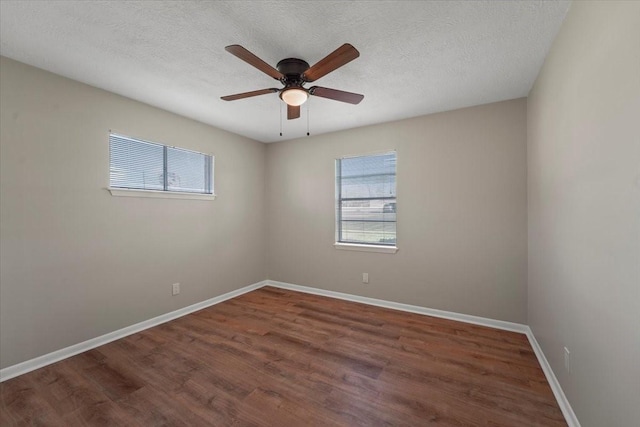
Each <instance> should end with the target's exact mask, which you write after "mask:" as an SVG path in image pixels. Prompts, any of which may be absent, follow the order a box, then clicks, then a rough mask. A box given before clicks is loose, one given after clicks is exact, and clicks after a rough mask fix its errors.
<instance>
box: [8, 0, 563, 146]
mask: <svg viewBox="0 0 640 427" xmlns="http://www.w3.org/2000/svg"><path fill="white" fill-rule="evenodd" d="M568 8H569V2H568V1H460V2H458V1H442V2H435V1H433V2H431V1H429V2H427V1H424V2H421V1H378V2H375V1H335V2H334V1H299V2H293V1H290V2H289V1H215V2H204V1H162V2H159V1H158V2H156V1H127V2H120V1H4V0H3V1H1V2H0V53H1V54H2V55H4V56H7V57H10V58H13V59H16V60H18V61H21V62H25V63H27V64H31V65H34V66H36V67H39V68H43V69H45V70H49V71H52V72H54V73H57V74H60V75H63V76H66V77H69V78H72V79H75V80H79V81H81V82H84V83H87V84H90V85H93V86H96V87H99V88H102V89H106V90H108V91H111V92H115V93H118V94H121V95H124V96H127V97H130V98H133V99H136V100H139V101H142V102H145V103H148V104H151V105H154V106H157V107H160V108H163V109H166V110H169V111H172V112H175V113H177V114H181V115H184V116H187V117H191V118H193V119H196V120H199V121H202V122H205V123H209V124H211V125H213V126H216V127H219V128H222V129H226V130H228V131H231V132H234V133H237V134H241V135H245V136H247V137H249V138H253V139H255V140H259V141H264V142H273V141H279V140H284V139H292V138H298V137H300V136H304V135H305V134H306V131H307V108H306V104H305V105H303V107H302V117H301V118H300V119H298V120H291V121H287V120H286V109H285V110H284V117H285V119H284V120H283V124H282V126H283V134H284V136H283V137H280V136H279V132H280V108H281V106H283V105H284V104H283V103H282V102H281V101H280V99H279V98H278V96H277V94H270V95H264V96H260V97H255V98H249V99H244V100H239V101H233V102H225V101H222V100H220V96H223V95H229V94H234V93H237V92H246V91H250V90H255V89H263V88H268V87H274V86H276V87H279V85H278V82H276V81H275V80H273V79H272V78H270V77H269V76H267V75H265V74H262V73H261V72H260V71H258V70H256V69H255V68H253V67H251V66H250V65H248V64H246V63H244V62H242V61H241V60H239V59H238V58H236V57H234V56H233V55H231V54H229V53H227V52H226V51H225V50H224V47H225V46H227V45H230V44H240V45H242V46H244V47H246V48H247V49H249V50H250V51H252V52H253V53H254V54H256V55H257V56H259V57H260V58H262V59H263V60H265V61H266V62H267V63H269V64H271V65H273V66H275V65H276V63H277V62H278V61H279V60H280V59H283V58H287V57H297V58H301V59H304V60H306V61H307V62H309V63H310V64H311V65H313V64H314V63H315V62H317V61H318V60H320V59H322V58H323V57H324V56H325V55H327V54H328V53H330V52H331V51H333V50H334V49H336V48H337V47H338V46H340V45H341V44H343V43H351V44H352V45H354V46H355V47H356V48H357V49H358V50H359V51H360V58H358V59H356V60H355V61H353V62H351V63H349V64H347V65H345V66H344V67H342V68H340V69H338V70H336V71H335V72H333V73H331V74H329V75H327V76H325V77H323V78H322V79H320V80H318V82H317V83H314V84H317V85H320V86H325V87H330V88H335V89H342V90H346V91H350V92H357V93H362V94H364V95H365V98H364V100H363V101H362V102H361V103H360V104H359V105H350V104H344V103H340V102H336V101H331V100H327V99H322V98H318V97H312V98H311V99H310V101H309V118H310V120H309V123H310V129H311V133H312V134H315V135H317V134H320V133H325V132H332V131H336V130H341V129H347V128H353V127H358V126H364V125H368V124H373V123H380V122H386V121H391V120H397V119H402V118H407V117H414V116H419V115H423V114H428V113H434V112H439V111H446V110H451V109H456V108H461V107H466V106H471V105H479V104H485V103H489V102H495V101H501V100H506V99H513V98H518V97H522V96H526V95H527V94H528V92H529V90H530V89H531V86H532V84H533V82H534V80H535V78H536V76H537V74H538V71H539V69H540V67H541V66H542V63H543V61H544V57H545V55H546V53H547V51H548V49H549V47H550V45H551V43H552V41H553V38H554V37H555V34H556V33H557V31H558V29H559V27H560V24H561V23H562V20H563V18H564V16H565V14H566V12H567V9H568ZM274 83H275V85H274Z"/></svg>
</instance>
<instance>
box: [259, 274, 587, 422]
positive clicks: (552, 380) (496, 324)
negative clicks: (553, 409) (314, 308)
mask: <svg viewBox="0 0 640 427" xmlns="http://www.w3.org/2000/svg"><path fill="white" fill-rule="evenodd" d="M266 282H267V283H266V286H273V287H275V288H282V289H289V290H292V291H298V292H304V293H307V294H314V295H320V296H325V297H330V298H337V299H342V300H346V301H353V302H359V303H363V304H368V305H375V306H377V307H384V308H390V309H393V310H400V311H407V312H410V313H417V314H424V315H427V316H433V317H440V318H443V319H449V320H456V321H458V322H464V323H471V324H474V325H480V326H488V327H490V328H496V329H502V330H505V331H511V332H519V333H522V334H525V335H526V336H527V338H528V339H529V343H530V344H531V347H532V348H533V352H534V353H535V355H536V357H537V358H538V363H540V367H541V368H542V371H543V372H544V375H545V377H546V378H547V382H548V383H549V386H550V387H551V390H552V391H553V395H554V396H555V398H556V400H557V401H558V406H559V407H560V410H561V411H562V415H564V418H565V420H566V421H567V424H568V425H569V427H580V422H579V421H578V418H577V417H576V414H575V413H574V412H573V409H572V408H571V404H569V401H568V400H567V397H566V396H565V394H564V391H562V387H560V383H559V382H558V379H557V378H556V376H555V374H554V373H553V370H552V369H551V365H549V362H548V361H547V358H546V357H545V355H544V353H543V352H542V349H541V348H540V345H539V344H538V341H536V338H535V336H534V335H533V331H532V330H531V328H530V327H529V326H527V325H523V324H521V323H512V322H505V321H502V320H495V319H488V318H486V317H479V316H470V315H468V314H461V313H455V312H452V311H443V310H436V309H433V308H426V307H420V306H416V305H409V304H402V303H398V302H393V301H385V300H379V299H375V298H368V297H362V296H359V295H352V294H345V293H342V292H334V291H327V290H324V289H318V288H312V287H308V286H301V285H294V284H292V283H284V282H278V281H275V280H267V281H266Z"/></svg>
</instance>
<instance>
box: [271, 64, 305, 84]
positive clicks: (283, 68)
mask: <svg viewBox="0 0 640 427" xmlns="http://www.w3.org/2000/svg"><path fill="white" fill-rule="evenodd" d="M276 68H277V69H278V71H280V72H281V73H282V74H284V76H285V78H286V79H285V81H284V82H283V83H284V84H285V85H286V86H302V84H303V83H304V80H303V79H302V74H303V73H304V72H305V71H307V70H308V69H309V64H308V63H307V61H303V60H302V59H298V58H286V59H283V60H282V61H280V62H278V65H276Z"/></svg>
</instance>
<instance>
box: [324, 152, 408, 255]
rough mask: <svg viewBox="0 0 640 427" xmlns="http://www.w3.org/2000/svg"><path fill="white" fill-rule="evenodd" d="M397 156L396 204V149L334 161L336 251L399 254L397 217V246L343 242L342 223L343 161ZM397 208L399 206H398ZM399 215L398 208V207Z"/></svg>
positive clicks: (339, 158) (355, 155) (343, 157)
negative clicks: (389, 155) (388, 155)
mask: <svg viewBox="0 0 640 427" xmlns="http://www.w3.org/2000/svg"><path fill="white" fill-rule="evenodd" d="M392 153H393V154H395V157H396V170H395V178H396V197H395V200H396V203H397V200H398V190H397V182H398V181H397V179H398V151H397V150H395V149H391V150H384V151H376V152H369V153H364V154H354V155H347V156H342V157H338V158H336V159H334V165H335V166H334V180H335V205H334V209H335V242H334V244H333V246H334V247H335V248H336V249H341V250H349V251H362V252H379V253H391V254H394V253H396V252H398V230H397V224H398V221H397V217H396V242H395V244H375V243H355V242H341V241H340V238H341V230H342V221H341V209H340V202H341V200H342V197H341V195H342V179H341V178H342V174H341V170H340V169H339V168H340V167H341V161H342V160H344V159H352V158H356V157H373V156H383V155H385V154H392ZM396 206H397V205H396ZM396 214H397V207H396Z"/></svg>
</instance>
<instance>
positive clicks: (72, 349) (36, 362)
mask: <svg viewBox="0 0 640 427" xmlns="http://www.w3.org/2000/svg"><path fill="white" fill-rule="evenodd" d="M266 283H267V281H266V280H263V281H262V282H258V283H254V284H253V285H249V286H245V287H243V288H240V289H236V290H235V291H231V292H227V293H226V294H222V295H220V296H217V297H214V298H210V299H208V300H205V301H201V302H198V303H196V304H192V305H190V306H187V307H183V308H181V309H179V310H175V311H171V312H169V313H165V314H162V315H160V316H157V317H154V318H152V319H149V320H145V321H143V322H140V323H136V324H135V325H131V326H127V327H125V328H122V329H118V330H117V331H113V332H109V333H108V334H104V335H101V336H99V337H96V338H92V339H90V340H87V341H84V342H81V343H78V344H74V345H72V346H69V347H66V348H62V349H60V350H56V351H54V352H51V353H49V354H45V355H43V356H40V357H36V358H34V359H31V360H27V361H25V362H22V363H18V364H16V365H13V366H9V367H6V368H4V369H0V382H2V381H6V380H8V379H11V378H14V377H17V376H19V375H22V374H26V373H27V372H31V371H33V370H35V369H39V368H42V367H45V366H47V365H50V364H52V363H56V362H59V361H61V360H63V359H66V358H68V357H71V356H75V355H76V354H79V353H82V352H85V351H87V350H91V349H92V348H96V347H99V346H101V345H104V344H107V343H110V342H111V341H115V340H117V339H120V338H124V337H126V336H128V335H131V334H135V333H136V332H140V331H143V330H145V329H149V328H152V327H154V326H157V325H160V324H161V323H165V322H168V321H170V320H174V319H177V318H178V317H182V316H184V315H187V314H190V313H193V312H194V311H198V310H202V309H203V308H207V307H210V306H212V305H215V304H218V303H221V302H223V301H226V300H228V299H231V298H234V297H237V296H239V295H242V294H245V293H247V292H251V291H253V290H255V289H258V288H261V287H263V286H265V284H266Z"/></svg>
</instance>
